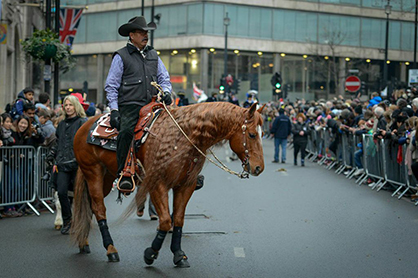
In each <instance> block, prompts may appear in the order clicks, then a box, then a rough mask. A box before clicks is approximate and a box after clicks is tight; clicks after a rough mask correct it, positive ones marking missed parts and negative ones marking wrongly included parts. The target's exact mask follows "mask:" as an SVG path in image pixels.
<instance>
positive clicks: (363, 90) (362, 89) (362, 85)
mask: <svg viewBox="0 0 418 278" xmlns="http://www.w3.org/2000/svg"><path fill="white" fill-rule="evenodd" d="M360 91H361V93H362V94H367V84H366V82H365V81H361V88H360Z"/></svg>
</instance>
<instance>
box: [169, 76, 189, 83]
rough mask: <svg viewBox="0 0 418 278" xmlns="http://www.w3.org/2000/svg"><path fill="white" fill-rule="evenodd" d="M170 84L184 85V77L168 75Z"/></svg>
mask: <svg viewBox="0 0 418 278" xmlns="http://www.w3.org/2000/svg"><path fill="white" fill-rule="evenodd" d="M170 82H171V83H184V82H186V76H184V75H170Z"/></svg>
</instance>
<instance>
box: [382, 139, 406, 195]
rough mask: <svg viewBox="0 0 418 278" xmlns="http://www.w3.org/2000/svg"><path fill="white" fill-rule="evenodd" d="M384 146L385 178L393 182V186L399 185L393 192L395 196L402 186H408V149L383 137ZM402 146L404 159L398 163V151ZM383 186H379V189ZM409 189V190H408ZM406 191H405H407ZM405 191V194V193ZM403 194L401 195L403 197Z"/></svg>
mask: <svg viewBox="0 0 418 278" xmlns="http://www.w3.org/2000/svg"><path fill="white" fill-rule="evenodd" d="M382 146H383V160H384V173H385V180H386V181H387V182H389V183H390V184H392V185H393V186H398V188H397V189H396V190H395V192H393V194H392V197H393V196H395V195H396V194H397V193H398V192H399V191H400V190H401V189H402V188H404V187H405V188H407V189H408V186H407V185H406V176H405V168H406V167H405V159H404V158H405V154H406V150H405V148H404V147H403V146H400V145H398V144H393V143H392V141H390V140H383V139H382ZM399 148H401V152H402V159H401V163H398V161H397V160H398V159H397V156H398V151H399ZM382 187H383V186H380V187H379V188H378V191H379V190H380V189H381V188H382ZM406 191H407V190H406ZM406 191H405V193H406ZM405 193H404V194H405ZM402 196H403V194H402V195H401V196H400V197H401V198H402Z"/></svg>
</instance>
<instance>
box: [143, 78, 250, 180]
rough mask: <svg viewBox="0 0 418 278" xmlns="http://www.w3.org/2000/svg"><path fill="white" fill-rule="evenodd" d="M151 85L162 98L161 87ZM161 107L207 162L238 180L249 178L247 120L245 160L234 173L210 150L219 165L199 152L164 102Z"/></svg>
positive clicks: (243, 128)
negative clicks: (240, 168) (239, 169)
mask: <svg viewBox="0 0 418 278" xmlns="http://www.w3.org/2000/svg"><path fill="white" fill-rule="evenodd" d="M151 85H152V86H154V87H155V88H157V90H158V94H159V95H160V97H162V95H163V94H164V92H163V89H162V87H161V86H160V85H159V84H157V83H156V82H151ZM162 103H163V106H164V110H165V111H167V113H168V115H169V116H170V118H171V119H172V120H173V122H174V124H175V125H176V126H177V128H178V129H179V130H180V132H181V133H182V134H183V135H184V137H185V138H186V139H187V140H188V141H189V142H190V144H191V145H192V146H193V147H194V148H195V149H196V150H197V151H198V152H199V153H200V154H201V155H202V156H203V157H205V158H206V159H207V160H209V161H210V162H211V163H212V164H214V165H215V166H217V167H218V168H220V169H222V170H224V171H225V172H227V173H229V174H232V175H235V176H237V177H239V178H240V179H248V178H249V177H250V175H249V172H248V171H246V170H245V166H248V168H249V156H248V150H247V144H246V137H245V132H246V130H247V125H246V124H247V120H245V121H244V124H243V125H242V134H243V136H244V143H243V145H244V148H245V159H244V161H242V168H243V170H242V172H241V173H238V172H235V171H233V170H231V169H229V168H228V166H226V165H225V164H224V163H222V162H221V161H220V159H219V158H218V157H217V156H216V155H215V154H214V153H213V151H212V149H209V152H210V153H211V154H212V156H213V157H214V158H215V159H216V161H218V162H219V163H216V161H214V160H213V159H211V158H210V157H208V156H207V155H206V154H205V153H204V152H203V151H202V150H200V149H199V148H198V147H197V146H196V145H195V144H194V143H193V142H192V140H190V138H189V137H188V136H187V134H186V133H185V132H184V131H183V129H182V128H181V127H180V125H179V124H178V123H177V121H176V119H174V117H173V115H172V114H171V113H170V111H169V110H168V108H167V106H166V105H165V103H164V102H162Z"/></svg>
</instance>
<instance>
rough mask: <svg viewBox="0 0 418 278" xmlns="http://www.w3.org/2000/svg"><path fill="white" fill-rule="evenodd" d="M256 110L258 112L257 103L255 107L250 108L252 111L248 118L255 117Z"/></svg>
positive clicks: (254, 104)
mask: <svg viewBox="0 0 418 278" xmlns="http://www.w3.org/2000/svg"><path fill="white" fill-rule="evenodd" d="M255 110H257V103H256V102H255V103H253V105H251V107H250V111H249V112H248V118H249V119H251V118H252V117H254V113H255Z"/></svg>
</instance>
